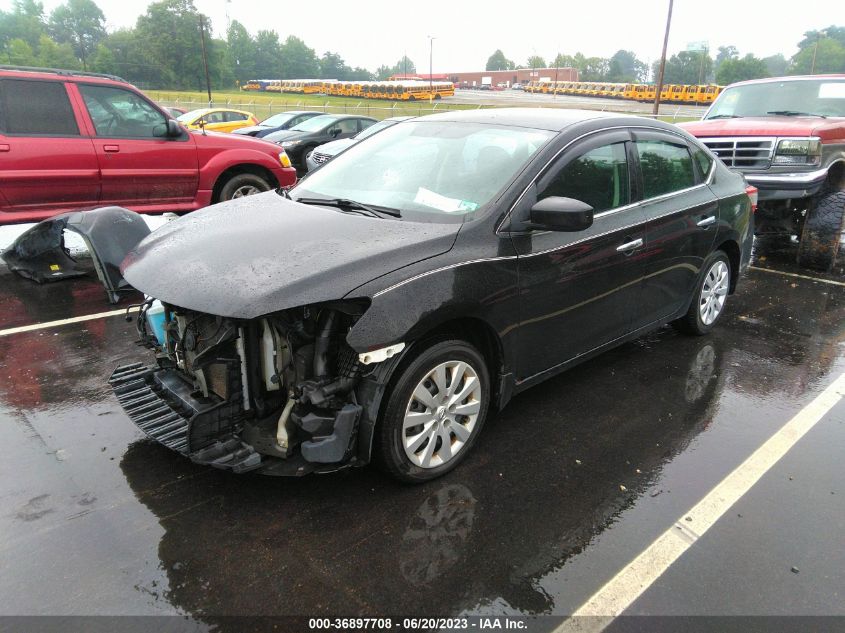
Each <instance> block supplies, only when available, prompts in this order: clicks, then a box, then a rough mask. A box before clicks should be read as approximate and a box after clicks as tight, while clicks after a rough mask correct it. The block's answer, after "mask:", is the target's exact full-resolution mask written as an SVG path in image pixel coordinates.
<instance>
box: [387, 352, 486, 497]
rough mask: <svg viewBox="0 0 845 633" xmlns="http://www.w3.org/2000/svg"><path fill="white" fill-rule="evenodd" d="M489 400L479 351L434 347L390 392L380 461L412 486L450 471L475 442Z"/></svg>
mask: <svg viewBox="0 0 845 633" xmlns="http://www.w3.org/2000/svg"><path fill="white" fill-rule="evenodd" d="M489 401H490V377H489V374H488V371H487V367H486V365H485V364H484V359H483V358H482V356H481V354H479V352H478V350H476V349H475V348H474V347H472V346H471V345H469V344H467V343H465V342H463V341H457V340H450V341H441V342H439V343H435V344H434V345H432V346H431V347H429V348H428V349H426V350H424V351H423V352H422V353H420V354H419V356H417V357H416V358H415V359H414V360H413V361H411V363H410V364H408V365H407V366H406V367H405V368H404V369H403V370H402V371H401V373H400V374H399V377H398V379H397V380H396V381H395V383H394V385H393V388H392V389H391V391H390V393H389V394H388V397H387V405H386V407H385V410H384V417H383V418H382V420H381V423H380V429H379V431H378V446H377V457H378V459H379V461H380V463H381V464H382V466H383V467H384V468H385V470H387V472H389V473H390V474H391V475H393V476H394V477H396V478H397V479H400V480H402V481H407V482H414V483H416V482H423V481H427V480H429V479H434V478H435V477H439V476H440V475H443V474H445V473H447V472H449V471H450V470H452V469H453V468H454V467H455V466H457V465H458V464H459V463H460V461H461V460H462V459H464V457H466V454H467V453H468V452H469V450H470V448H472V445H473V444H474V443H475V440H476V438H477V437H478V434H479V433H480V431H481V428H482V426H484V420H485V418H486V416H487V409H488V404H489Z"/></svg>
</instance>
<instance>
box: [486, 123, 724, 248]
mask: <svg viewBox="0 0 845 633" xmlns="http://www.w3.org/2000/svg"><path fill="white" fill-rule="evenodd" d="M617 130H631V131H633V130H649V131H656V132H663V133H665V134H669V135H671V136H677V137H678V138H679V139H681V140H682V141H683V142H684V143H685V144H686V145H689V139H688V138H687V137H685V136H684V135H683V134H680V133H678V132H675V131H674V130H667V129H664V128H662V127H654V126H651V125H636V126H630V125H615V126H613V127H606V128H602V129H601V130H594V131H592V132H587V133H585V134H582V135H581V136H578V137H576V138H574V139H572V140H571V141H569V142H568V143H567V144H566V145H564V146H563V147H561V148H560V149H559V150H558V151H557V152H555V154H554V156H552V157H551V158H550V159H549V160H548V161H546V163H545V164H544V165H543V166H542V167H541V168H540V169H539V170H538V171H537V174H536V175H535V176H534V178H532V179H531V182H529V183H528V184H527V185H526V186H525V188H524V189H523V190H522V193H520V194H519V196H517V198H516V200H515V201H514V202H513V204H511V206H510V208H509V209H508V211H507V213H505V217H504V218H502V220H501V222H499V224H498V225H497V226H496V229H495V231H494V232H495V233H496V235H499V234H500V233H501V231H502V226H503V225H504V224H505V223H506V222H508V221H509V220H510V217H511V214H512V213H513V210H514V209H515V208H516V206H517V205H518V204H519V203H520V202H521V201H522V199H523V198H524V197H525V194H526V193H528V190H529V189H530V188H531V187H532V186H533V185H534V184H536V182H537V180H539V178H540V176H541V175H542V174H543V173H544V172H545V171H546V169H547V168H548V167H549V165H551V164H552V163H553V162H554V161H556V160H557V158H558V157H559V156H560V155H561V154H562V153H563V152H565V151H566V150H567V149H569V148H570V147H571V146H572V145H573V144H575V143H577V142H578V141H581V140H583V139H585V138H587V137H588V136H593V135H594V134H601V133H602V132H610V131H617ZM702 145H703V143H702ZM704 148H705V149H706V150H707V151H708V152H710V149H709V148H708V147H706V146H704ZM711 154H712V152H711ZM713 156H714V158H715V160H714V161H713V163H712V164H711V165H710V173H709V174H708V175H707V178H706V180H705V181H704V182H702V183H699V184H697V185H694V186H692V187H687V188H686V189H679V190H678V191H672V192H670V193H665V194H662V195H660V196H655V197H652V198H646V199H644V200H638V201H637V202H631V203H629V204H627V205H624V206H621V207H616V208H615V209H608V210H607V211H601V212H599V213H596V214H595V215H594V216H593V217H594V218H600V217H604V216H606V215H610V214H614V213H619V212H621V211H627V210H629V209H633V208H634V207H637V206H640V205H642V204H643V203H646V202H653V201H658V200H662V199H666V198H670V197H672V196H676V195H678V194H681V193H687V192H689V191H692V190H693V189H698V188H699V187H704V186H706V185H710V184H712V182H713V175H714V174H715V172H716V160H719V157H718V156H716V155H715V154H714V155H713ZM690 157H692V155H690ZM505 232H506V233H507V232H508V231H505ZM532 232H533V231H532Z"/></svg>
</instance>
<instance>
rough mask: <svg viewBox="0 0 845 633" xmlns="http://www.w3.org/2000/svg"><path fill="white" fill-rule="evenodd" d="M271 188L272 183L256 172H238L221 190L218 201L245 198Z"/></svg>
mask: <svg viewBox="0 0 845 633" xmlns="http://www.w3.org/2000/svg"><path fill="white" fill-rule="evenodd" d="M269 190H270V184H269V183H268V182H267V181H266V180H264V179H263V178H262V177H261V176H257V175H255V174H238V175H237V176H232V177H231V178H230V179H229V180H228V181H226V184H225V185H223V188H222V189H221V190H220V197H219V198H218V200H217V201H218V202H225V201H226V200H233V199H235V198H243V197H244V196H251V195H254V194H256V193H263V192H265V191H269Z"/></svg>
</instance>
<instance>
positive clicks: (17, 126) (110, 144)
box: [0, 66, 296, 224]
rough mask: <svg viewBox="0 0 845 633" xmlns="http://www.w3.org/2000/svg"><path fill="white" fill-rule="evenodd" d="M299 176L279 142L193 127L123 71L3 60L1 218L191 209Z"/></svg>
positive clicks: (283, 183)
mask: <svg viewBox="0 0 845 633" xmlns="http://www.w3.org/2000/svg"><path fill="white" fill-rule="evenodd" d="M295 181H296V171H295V170H294V169H293V168H292V167H291V166H290V161H289V159H288V157H287V155H286V154H285V152H284V150H281V149H280V148H279V146H278V145H275V144H273V143H268V142H266V141H261V140H258V139H254V138H251V137H245V136H233V135H228V134H215V133H211V132H209V133H205V134H204V133H203V132H189V131H188V130H187V129H185V128H184V127H182V126H181V125H180V124H179V123H177V122H176V121H175V120H174V119H173V118H172V117H171V116H170V115H169V114H167V113H166V112H165V111H164V110H162V109H161V108H160V107H159V106H157V105H156V104H154V103H153V102H152V101H150V100H149V99H148V98H147V97H145V96H144V94H143V93H141V92H140V91H139V90H138V89H136V88H135V87H134V86H131V85H130V84H128V83H126V82H125V81H123V80H122V79H120V78H118V77H111V76H107V75H96V74H92V73H77V72H71V71H61V70H48V69H15V68H11V67H4V66H0V224H9V223H13V222H33V221H38V220H43V219H44V218H47V217H50V216H53V215H56V214H58V213H61V212H64V211H70V210H74V209H80V208H84V207H94V206H107V205H119V206H122V207H126V208H129V209H132V210H134V211H139V212H143V213H162V212H165V211H177V212H178V211H193V210H194V209H199V208H201V207H204V206H207V205H209V204H212V203H215V202H220V201H223V200H229V199H231V198H237V197H240V196H244V195H249V194H252V193H258V192H261V191H266V190H268V189H271V188H275V187H280V186H288V185H291V184H293V183H294V182H295Z"/></svg>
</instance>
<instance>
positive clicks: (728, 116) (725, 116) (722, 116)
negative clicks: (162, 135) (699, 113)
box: [705, 114, 742, 121]
mask: <svg viewBox="0 0 845 633" xmlns="http://www.w3.org/2000/svg"><path fill="white" fill-rule="evenodd" d="M741 118H742V117H741V116H739V115H738V114H716V115H714V116H709V117H707V118H706V119H705V121H712V120H713V119H741Z"/></svg>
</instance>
